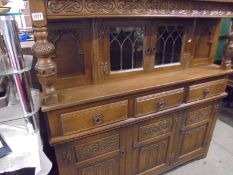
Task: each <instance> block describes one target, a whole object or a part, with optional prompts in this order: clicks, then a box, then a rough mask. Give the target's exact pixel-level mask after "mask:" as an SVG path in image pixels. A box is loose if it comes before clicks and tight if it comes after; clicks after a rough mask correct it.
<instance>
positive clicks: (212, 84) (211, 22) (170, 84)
mask: <svg viewBox="0 0 233 175" xmlns="http://www.w3.org/2000/svg"><path fill="white" fill-rule="evenodd" d="M30 9H31V14H32V20H33V26H34V35H35V39H36V43H35V45H34V46H33V48H32V51H33V53H34V54H35V56H36V57H37V58H38V59H37V64H36V66H35V70H36V74H37V77H38V79H39V82H40V83H41V86H42V92H41V100H42V103H43V105H42V111H43V112H44V114H46V121H47V123H48V135H49V138H50V140H49V141H50V144H51V145H52V146H54V149H55V153H56V160H57V163H58V167H59V173H60V174H61V175H67V174H69V175H136V174H137V175H147V174H153V175H155V174H161V173H162V172H165V171H168V170H170V169H172V168H174V167H177V166H178V165H181V164H184V163H186V162H188V161H190V160H193V159H200V158H204V157H205V156H206V155H207V152H208V148H209V145H210V141H211V137H212V134H213V130H214V126H215V123H216V120H217V117H218V112H219V108H220V105H221V100H222V98H223V97H225V96H226V92H225V88H226V84H227V79H228V75H229V74H231V73H233V71H232V69H231V58H232V57H233V33H230V35H229V40H228V43H227V44H226V46H225V47H224V51H223V52H224V54H223V55H224V56H223V59H222V64H221V66H217V65H214V64H212V63H213V61H214V55H215V50H216V46H217V41H218V33H219V30H220V18H221V17H233V4H232V1H227V0H213V1H211V0H205V1H204V0H199V1H198V0H196V1H194V0H189V1H187V0H186V1H183V0H163V1H161V0H145V1H144V0H96V1H94V0H30Z"/></svg>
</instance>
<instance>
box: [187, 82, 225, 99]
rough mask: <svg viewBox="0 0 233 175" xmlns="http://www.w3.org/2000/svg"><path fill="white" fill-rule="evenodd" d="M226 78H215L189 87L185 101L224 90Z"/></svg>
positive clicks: (202, 97)
mask: <svg viewBox="0 0 233 175" xmlns="http://www.w3.org/2000/svg"><path fill="white" fill-rule="evenodd" d="M225 88H226V80H225V79H221V80H216V81H211V82H207V83H201V84H197V85H193V86H190V87H189V92H188V99H187V102H192V101H196V100H201V99H205V98H208V97H212V96H215V95H219V94H221V93H223V92H225Z"/></svg>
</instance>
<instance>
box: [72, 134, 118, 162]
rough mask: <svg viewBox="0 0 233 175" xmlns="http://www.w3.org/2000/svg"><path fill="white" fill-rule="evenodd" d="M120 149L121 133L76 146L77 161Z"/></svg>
mask: <svg viewBox="0 0 233 175" xmlns="http://www.w3.org/2000/svg"><path fill="white" fill-rule="evenodd" d="M117 149H119V135H114V136H111V137H107V138H104V139H101V140H97V141H94V142H91V143H86V144H83V145H78V146H76V147H75V150H76V158H77V161H82V160H85V159H89V158H91V157H95V156H98V155H101V154H104V153H107V152H111V151H114V150H117Z"/></svg>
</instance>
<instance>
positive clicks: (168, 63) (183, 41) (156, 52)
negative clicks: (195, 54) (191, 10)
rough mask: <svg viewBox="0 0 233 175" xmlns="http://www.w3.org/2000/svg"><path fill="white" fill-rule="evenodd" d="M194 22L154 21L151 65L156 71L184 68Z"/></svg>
mask: <svg viewBox="0 0 233 175" xmlns="http://www.w3.org/2000/svg"><path fill="white" fill-rule="evenodd" d="M192 25H193V24H192V20H189V21H187V20H181V21H179V22H178V23H177V22H174V21H168V20H161V21H160V20H159V21H153V25H152V30H151V51H152V53H151V54H152V59H151V65H152V66H153V68H155V69H164V68H169V67H172V69H174V67H175V68H179V67H182V66H184V64H186V63H187V62H188V60H184V59H185V58H184V55H185V54H190V53H189V51H188V50H187V47H188V45H189V42H188V40H189V39H190V38H189V33H190V32H189V31H190V30H191V27H192Z"/></svg>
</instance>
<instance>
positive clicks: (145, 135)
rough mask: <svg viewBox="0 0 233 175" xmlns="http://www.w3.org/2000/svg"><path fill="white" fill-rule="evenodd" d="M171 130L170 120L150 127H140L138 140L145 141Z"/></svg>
mask: <svg viewBox="0 0 233 175" xmlns="http://www.w3.org/2000/svg"><path fill="white" fill-rule="evenodd" d="M171 129H172V118H169V119H166V120H162V121H158V122H155V123H153V124H150V125H146V126H143V127H140V129H139V140H140V141H141V140H146V139H150V138H152V137H156V136H159V135H161V134H165V133H167V132H170V131H171Z"/></svg>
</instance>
